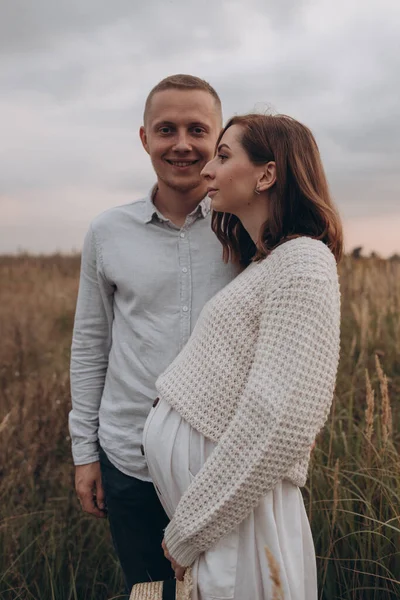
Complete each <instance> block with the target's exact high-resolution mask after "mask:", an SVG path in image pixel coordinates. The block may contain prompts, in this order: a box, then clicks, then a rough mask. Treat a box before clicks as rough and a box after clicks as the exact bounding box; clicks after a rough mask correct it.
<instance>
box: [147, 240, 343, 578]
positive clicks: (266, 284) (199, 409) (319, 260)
mask: <svg viewBox="0 0 400 600" xmlns="http://www.w3.org/2000/svg"><path fill="white" fill-rule="evenodd" d="M339 330H340V293H339V284H338V276H337V269H336V262H335V259H334V256H333V255H332V253H331V252H330V250H329V249H328V248H327V247H326V246H325V245H324V244H323V243H322V242H320V241H317V240H313V239H310V238H306V237H301V238H297V239H294V240H291V241H288V242H286V243H284V244H282V245H281V246H278V247H277V248H276V249H275V250H274V251H273V252H272V253H271V254H270V255H269V256H268V257H267V258H266V259H264V260H262V261H261V262H259V263H252V264H251V265H250V266H249V267H248V268H247V269H246V270H245V271H244V272H243V273H241V274H240V275H239V276H238V277H237V278H236V279H235V280H234V281H232V282H231V283H230V284H228V285H227V286H226V287H225V288H224V289H223V290H221V291H220V292H219V293H218V294H217V295H216V296H214V298H212V299H211V300H210V301H209V302H208V303H207V304H206V305H205V307H204V309H203V311H202V313H201V315H200V317H199V319H198V321H197V324H196V326H195V328H194V331H193V334H192V336H191V338H190V340H189V342H188V343H187V345H186V346H185V348H184V349H183V350H182V352H181V353H180V354H179V355H178V356H177V358H176V359H175V360H174V362H173V363H172V364H171V365H170V366H169V367H168V368H167V370H166V371H165V372H164V373H163V374H162V375H161V376H160V377H159V378H158V380H157V382H156V387H157V390H158V392H159V394H160V396H162V397H163V398H164V399H165V400H166V401H167V402H168V403H170V404H171V405H172V406H173V407H174V408H175V409H176V410H177V411H178V412H179V413H180V415H181V416H182V417H183V418H184V419H185V420H187V421H188V422H189V423H190V425H192V427H194V428H195V429H197V430H198V431H200V432H201V433H203V435H205V436H207V437H208V438H210V439H212V440H213V441H215V442H216V447H215V450H214V451H213V453H212V454H211V455H210V457H209V458H208V460H207V461H206V462H205V464H204V465H203V467H202V469H201V470H200V471H199V472H198V473H197V474H196V476H195V477H194V479H193V481H192V483H191V485H190V486H189V488H188V490H187V491H186V493H185V494H184V495H183V497H182V498H181V501H180V502H179V504H178V507H177V509H176V511H175V515H174V517H173V519H172V520H171V522H170V524H169V525H168V527H167V529H166V530H165V541H166V544H167V547H168V550H169V552H170V554H171V555H172V556H173V558H175V560H177V561H178V563H179V564H181V565H183V566H186V565H191V564H192V563H193V561H194V560H195V559H196V557H197V556H198V555H199V554H200V553H202V552H204V551H205V550H207V549H209V548H211V547H212V546H213V545H214V544H215V543H216V541H217V540H218V539H220V538H221V537H222V536H224V535H225V534H226V533H228V532H229V531H231V530H233V529H234V528H235V527H236V525H237V524H239V523H240V522H241V521H242V520H244V519H245V518H246V517H247V516H248V515H249V513H250V512H251V510H252V509H253V508H254V507H255V506H256V505H257V504H258V503H259V501H260V499H261V498H262V496H264V495H265V494H266V493H267V492H268V490H270V489H272V488H273V487H274V486H275V485H276V483H277V482H278V481H281V480H282V479H289V480H290V481H292V482H293V483H294V484H295V485H298V486H303V485H304V484H305V482H306V478H307V470H308V463H309V459H310V447H311V444H312V443H313V441H314V439H315V437H316V435H317V434H318V432H319V431H320V429H321V428H322V427H323V425H324V423H325V421H326V419H327V416H328V413H329V409H330V406H331V403H332V397H333V392H334V387H335V380H336V372H337V365H338V359H339V337H340V336H339Z"/></svg>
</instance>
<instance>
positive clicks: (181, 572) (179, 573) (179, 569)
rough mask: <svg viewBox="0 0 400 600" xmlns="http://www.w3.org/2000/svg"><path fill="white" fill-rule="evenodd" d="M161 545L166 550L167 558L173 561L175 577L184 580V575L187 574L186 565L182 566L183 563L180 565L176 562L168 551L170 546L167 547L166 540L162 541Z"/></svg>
mask: <svg viewBox="0 0 400 600" xmlns="http://www.w3.org/2000/svg"><path fill="white" fill-rule="evenodd" d="M161 546H162V548H163V550H164V556H165V558H167V559H168V560H169V561H170V562H171V565H172V568H173V570H174V571H175V577H176V579H177V580H178V581H183V576H184V574H185V571H186V567H181V565H179V564H178V563H177V562H176V560H174V559H173V558H172V556H171V555H170V553H169V552H168V548H167V544H166V543H165V540H163V541H162V544H161Z"/></svg>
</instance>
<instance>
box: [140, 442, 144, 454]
mask: <svg viewBox="0 0 400 600" xmlns="http://www.w3.org/2000/svg"><path fill="white" fill-rule="evenodd" d="M140 452H141V453H142V456H144V446H143V444H141V446H140Z"/></svg>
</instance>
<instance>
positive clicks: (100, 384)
mask: <svg viewBox="0 0 400 600" xmlns="http://www.w3.org/2000/svg"><path fill="white" fill-rule="evenodd" d="M113 293H114V288H113V286H112V285H110V283H109V282H108V281H107V279H106V277H105V276H104V273H103V268H102V262H101V252H100V251H99V246H98V243H97V241H96V236H95V233H94V231H93V229H92V227H90V229H89V231H88V233H87V235H86V237H85V241H84V245H83V250H82V262H81V275H80V282H79V292H78V299H77V305H76V313H75V323H74V330H73V336H72V347H71V369H70V375H71V397H72V410H71V412H70V414H69V431H70V435H71V440H72V455H73V460H74V463H75V465H83V464H88V463H91V462H95V461H97V460H98V441H97V440H98V438H97V431H98V426H99V408H100V402H101V397H102V394H103V388H104V382H105V377H106V373H107V367H108V355H109V351H110V348H111V332H112V321H113Z"/></svg>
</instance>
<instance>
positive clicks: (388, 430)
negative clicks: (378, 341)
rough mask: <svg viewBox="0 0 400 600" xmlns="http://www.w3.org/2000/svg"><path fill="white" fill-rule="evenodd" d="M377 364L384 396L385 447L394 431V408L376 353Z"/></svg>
mask: <svg viewBox="0 0 400 600" xmlns="http://www.w3.org/2000/svg"><path fill="white" fill-rule="evenodd" d="M375 365H376V372H377V373H378V379H379V385H380V390H381V396H382V412H381V415H382V416H381V418H382V442H383V446H384V447H385V446H386V445H387V443H388V441H389V438H390V437H391V435H392V432H393V421H392V408H391V406H390V398H389V386H388V380H387V377H386V375H385V373H384V372H383V369H382V366H381V363H380V360H379V356H378V355H377V354H375Z"/></svg>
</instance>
